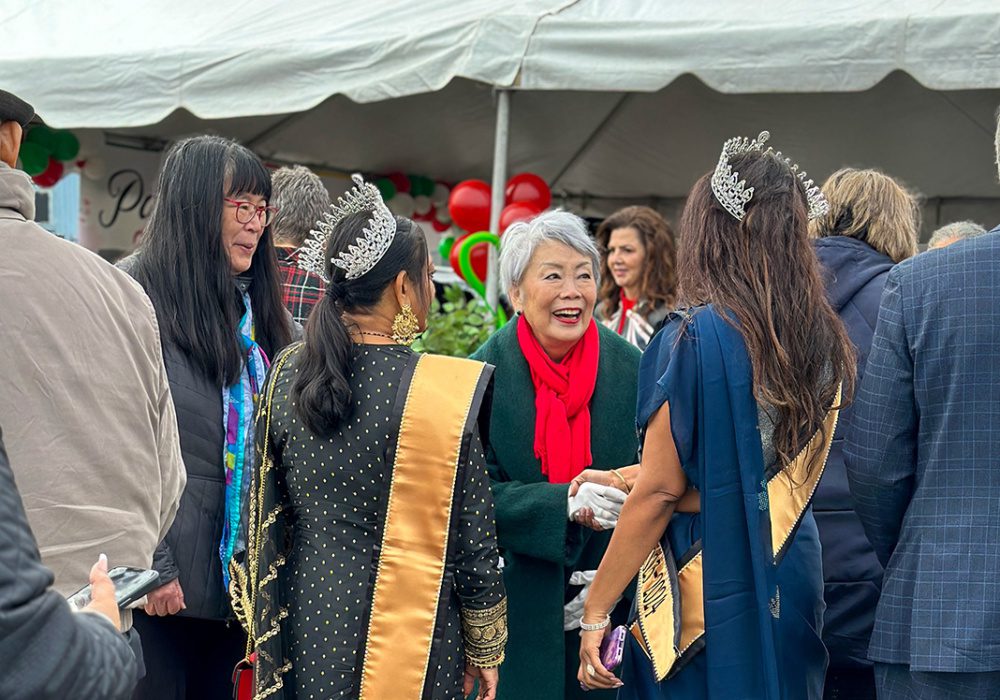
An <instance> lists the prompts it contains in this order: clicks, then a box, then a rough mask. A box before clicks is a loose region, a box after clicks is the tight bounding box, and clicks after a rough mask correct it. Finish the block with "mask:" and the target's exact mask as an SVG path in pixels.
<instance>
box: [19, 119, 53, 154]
mask: <svg viewBox="0 0 1000 700" xmlns="http://www.w3.org/2000/svg"><path fill="white" fill-rule="evenodd" d="M58 138H59V137H58V136H57V135H56V130H55V129H53V128H52V127H50V126H45V125H44V124H39V125H38V126H33V127H31V128H30V129H29V130H28V135H27V136H25V137H24V142H25V143H34V144H37V145H38V146H41V147H42V148H43V149H45V152H46V153H48V154H50V155H51V154H52V152H53V151H54V150H55V148H56V141H57V140H58Z"/></svg>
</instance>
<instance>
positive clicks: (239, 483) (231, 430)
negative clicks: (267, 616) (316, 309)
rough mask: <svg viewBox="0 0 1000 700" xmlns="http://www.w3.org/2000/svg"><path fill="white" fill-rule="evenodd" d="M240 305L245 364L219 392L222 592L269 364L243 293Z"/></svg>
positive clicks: (237, 548)
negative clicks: (222, 475)
mask: <svg viewBox="0 0 1000 700" xmlns="http://www.w3.org/2000/svg"><path fill="white" fill-rule="evenodd" d="M243 306H244V308H246V312H245V313H244V314H243V318H242V319H240V325H239V329H238V333H239V337H240V344H241V346H242V348H243V352H244V353H245V354H246V362H245V363H244V365H243V371H242V372H241V373H240V378H239V380H238V381H237V382H236V383H235V384H233V385H232V386H230V387H223V389H222V425H223V428H224V430H225V431H226V442H225V446H224V447H223V450H222V459H223V464H224V465H225V470H226V519H225V523H224V526H223V530H222V542H221V543H220V545H219V558H220V559H221V560H222V581H223V585H224V586H225V588H226V590H228V589H229V561H230V560H231V559H232V558H233V556H234V555H236V554H238V553H240V552H242V551H244V550H245V549H246V532H245V529H244V527H243V524H242V522H241V518H242V513H243V506H244V504H245V503H246V501H247V494H248V493H249V491H250V481H251V474H252V472H253V463H254V434H253V433H254V424H253V416H254V408H255V407H256V405H257V397H258V396H259V395H260V390H261V387H263V386H264V375H265V374H266V373H267V368H268V367H269V366H270V364H271V363H270V362H269V361H268V359H267V355H265V354H264V350H263V349H262V348H261V347H260V345H258V344H257V341H256V329H255V328H254V323H253V310H252V309H251V308H250V294H249V292H246V291H244V292H243Z"/></svg>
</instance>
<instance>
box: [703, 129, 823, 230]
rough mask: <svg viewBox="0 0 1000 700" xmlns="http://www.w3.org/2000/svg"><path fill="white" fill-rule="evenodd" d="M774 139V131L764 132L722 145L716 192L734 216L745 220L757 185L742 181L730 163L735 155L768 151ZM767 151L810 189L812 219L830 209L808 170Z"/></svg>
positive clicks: (731, 140)
mask: <svg viewBox="0 0 1000 700" xmlns="http://www.w3.org/2000/svg"><path fill="white" fill-rule="evenodd" d="M769 138H771V134H770V133H769V132H767V131H762V132H760V134H759V135H758V136H757V138H756V139H752V140H751V139H749V138H747V137H745V136H737V137H735V138H731V139H729V140H728V141H726V142H725V143H724V144H723V145H722V153H721V154H720V155H719V162H718V164H717V165H716V166H715V172H713V173H712V193H713V194H714V195H715V198H716V199H717V200H719V204H721V205H722V206H723V208H724V209H725V210H726V211H728V212H729V213H730V214H731V215H732V216H733V217H735V218H736V219H739V220H741V221H742V220H743V217H744V216H746V205H747V204H748V203H749V202H750V199H751V198H752V197H753V187H747V183H746V180H741V179H740V175H739V173H737V172H734V171H733V166H732V164H731V163H730V162H729V161H730V159H731V158H733V157H734V156H738V155H740V154H742V153H748V152H751V151H758V152H759V151H762V150H764V144H765V143H766V142H767V140H768V139H769ZM766 152H767V153H773V154H774V156H775V157H776V158H780V159H782V160H784V161H785V163H786V164H787V165H788V167H789V168H790V169H791V171H792V173H794V174H795V177H797V178H798V179H799V182H801V183H802V186H803V187H804V188H805V190H806V201H807V202H808V204H809V218H810V219H816V218H818V217H820V216H823V215H824V214H826V213H827V212H828V211H829V210H830V204H829V203H828V202H827V200H826V197H825V196H824V195H823V192H822V191H821V190H820V188H819V186H817V185H815V184H814V183H813V181H812V180H809V179H808V178H807V176H806V173H805V171H804V170H803V171H800V170H799V166H798V165H796V164H795V163H793V162H792V161H791V160H790V159H788V158H782V156H781V151H774V150H773V149H771V148H770V147H768V149H767V151H766Z"/></svg>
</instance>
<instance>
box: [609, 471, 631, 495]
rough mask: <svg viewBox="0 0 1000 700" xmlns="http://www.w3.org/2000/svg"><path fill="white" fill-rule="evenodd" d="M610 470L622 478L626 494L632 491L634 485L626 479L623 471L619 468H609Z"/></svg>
mask: <svg viewBox="0 0 1000 700" xmlns="http://www.w3.org/2000/svg"><path fill="white" fill-rule="evenodd" d="M608 471H610V472H611V473H612V474H614V475H615V476H617V477H618V478H619V479H621V480H622V485H623V486H624V487H625V493H626V494H628V493H631V492H632V487H631V486H629V485H628V481H626V480H625V477H624V476H622V473H621V472H620V471H618V470H617V469H609V470H608Z"/></svg>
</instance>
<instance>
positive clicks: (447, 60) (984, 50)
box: [0, 0, 1000, 128]
mask: <svg viewBox="0 0 1000 700" xmlns="http://www.w3.org/2000/svg"><path fill="white" fill-rule="evenodd" d="M0 26H2V27H3V28H4V31H3V34H4V39H3V42H2V44H0V75H3V77H4V83H5V85H6V86H7V89H12V90H13V91H14V92H17V93H19V94H23V95H25V96H26V97H28V98H30V99H33V100H34V101H35V102H37V103H38V104H39V105H44V112H45V117H46V119H47V121H49V122H50V123H52V124H53V125H56V126H66V127H103V128H119V127H133V126H143V125H148V124H154V123H156V122H159V121H160V120H162V119H164V118H165V117H167V116H168V115H169V114H170V113H172V112H173V111H174V110H175V109H180V108H183V109H187V110H188V111H190V112H191V113H192V114H194V115H196V116H198V117H200V118H202V119H226V118H232V117H246V116H254V115H265V114H284V113H294V112H301V111H305V110H309V109H312V108H313V107H315V106H317V105H318V104H320V103H321V102H323V101H324V100H325V99H326V98H328V97H330V96H332V95H344V96H346V97H348V98H349V99H351V100H352V101H354V102H360V103H366V102H376V101H380V100H386V99H390V98H396V97H403V96H407V95H416V94H420V93H427V92H434V91H436V90H439V89H441V88H443V87H444V86H445V85H447V84H448V83H450V82H451V81H452V80H453V79H455V78H466V79H470V80H474V81H478V82H482V83H486V84H488V85H492V86H495V87H516V88H519V89H527V90H581V91H624V92H653V91H657V90H659V89H661V88H663V87H665V86H666V85H668V84H670V83H671V82H673V81H674V80H675V79H677V78H678V77H680V76H682V75H685V74H689V73H690V74H692V75H695V76H697V77H698V78H699V79H700V80H701V81H702V82H703V83H705V84H706V85H707V86H709V87H711V88H712V89H714V90H716V91H719V92H723V93H768V92H813V93H820V92H844V91H857V90H865V89H868V88H871V87H873V86H874V85H875V84H876V83H878V82H879V81H881V80H882V79H883V78H885V77H886V76H887V75H888V74H889V73H891V72H893V71H896V70H900V71H903V72H906V73H908V74H909V75H911V76H912V77H913V78H915V79H916V80H917V81H918V82H919V83H921V84H922V85H924V86H926V87H928V88H931V89H935V90H966V89H983V88H997V87H1000V6H998V4H997V3H996V1H995V0H950V1H949V2H939V1H938V0H884V1H878V0H869V1H862V2H859V1H857V0H825V1H824V2H823V3H814V2H802V1H801V0H798V1H792V0H769V1H766V2H761V1H757V2H753V1H748V0H712V1H711V2H691V1H690V0H462V2H454V0H424V1H423V2H420V3H411V2H402V1H392V0H370V1H369V2H357V1H354V2H345V1H343V0H337V1H333V2H330V1H326V0H304V1H302V2H294V3H292V2H281V1H279V0H254V2H232V1H231V2H205V1H204V0H175V1H174V2H172V3H157V5H156V6H151V4H150V3H141V4H138V5H137V4H135V3H125V2H120V1H114V0H110V1H108V0H106V1H104V2H97V1H96V0H94V1H91V2H78V1H76V0H47V1H46V2H30V0H7V1H6V2H4V3H3V4H2V5H0Z"/></svg>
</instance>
